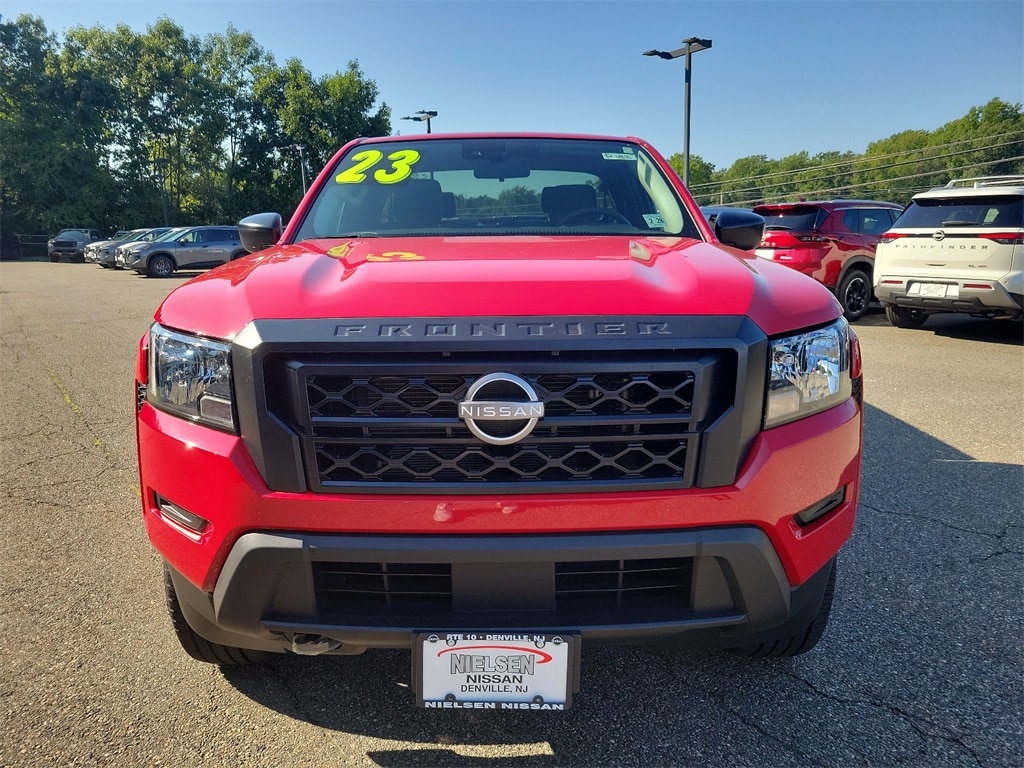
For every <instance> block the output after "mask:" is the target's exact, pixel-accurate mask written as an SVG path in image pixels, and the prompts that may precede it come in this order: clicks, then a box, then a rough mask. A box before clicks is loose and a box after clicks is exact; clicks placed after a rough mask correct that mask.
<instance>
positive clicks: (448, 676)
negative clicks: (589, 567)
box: [414, 632, 579, 710]
mask: <svg viewBox="0 0 1024 768" xmlns="http://www.w3.org/2000/svg"><path fill="white" fill-rule="evenodd" d="M578 654H579V637H578V636H576V635H547V634H533V633H528V634H516V633H503V632H475V633H473V632H436V633H423V634H419V635H417V636H416V650H415V655H414V659H415V661H416V666H415V681H416V704H417V705H418V706H421V707H426V708H429V709H507V710H513V709H557V710H563V709H568V708H569V706H570V705H571V703H572V692H573V690H574V688H575V683H576V675H577V669H578V668H579V664H578V661H579V659H578Z"/></svg>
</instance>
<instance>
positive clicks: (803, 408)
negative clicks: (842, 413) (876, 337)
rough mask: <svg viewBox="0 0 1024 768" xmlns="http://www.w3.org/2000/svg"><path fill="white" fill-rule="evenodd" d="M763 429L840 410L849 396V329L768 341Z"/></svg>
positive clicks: (836, 326)
mask: <svg viewBox="0 0 1024 768" xmlns="http://www.w3.org/2000/svg"><path fill="white" fill-rule="evenodd" d="M770 346H771V352H770V357H771V359H770V365H771V370H770V372H769V379H768V398H767V403H766V406H765V414H764V426H765V429H769V428H771V427H777V426H779V425H780V424H786V423H787V422H790V421H796V420H797V419H802V418H804V417H805V416H810V415H811V414H814V413H818V412H820V411H824V410H826V409H828V408H832V407H833V406H836V405H839V404H840V403H842V402H844V401H845V400H846V399H847V398H848V397H850V395H851V393H852V392H853V381H852V379H851V378H850V326H849V325H848V324H847V322H846V320H844V319H843V318H839V319H838V320H837V321H836V322H834V323H832V325H829V326H826V327H824V328H819V329H818V330H816V331H807V332H805V333H799V334H797V335H795V336H786V337H785V338H781V339H774V340H772V341H771V342H770Z"/></svg>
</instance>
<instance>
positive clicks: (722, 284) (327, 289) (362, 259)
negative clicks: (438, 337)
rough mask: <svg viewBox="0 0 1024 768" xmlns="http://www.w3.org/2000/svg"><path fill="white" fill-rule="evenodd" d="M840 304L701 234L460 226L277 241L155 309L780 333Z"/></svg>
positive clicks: (204, 327) (234, 325)
mask: <svg viewBox="0 0 1024 768" xmlns="http://www.w3.org/2000/svg"><path fill="white" fill-rule="evenodd" d="M840 314H841V311H840V308H839V304H838V302H836V300H835V299H834V298H833V297H832V295H831V294H830V293H829V292H828V291H827V290H826V289H825V288H823V287H822V286H820V285H819V284H818V283H816V282H815V281H814V280H812V279H810V278H808V277H806V276H804V275H801V274H799V273H797V272H795V271H793V270H791V269H788V268H787V267H784V266H779V265H777V264H773V263H771V262H768V261H765V260H764V259H756V258H753V257H752V256H751V255H750V254H749V253H746V252H743V251H738V250H735V249H732V248H727V247H724V246H721V245H717V244H712V243H705V242H702V241H698V240H692V239H688V238H629V237H618V236H614V237H609V236H586V237H565V236H559V237H537V236H529V237H527V236H523V237H502V238H495V237H465V236H460V237H418V238H410V237H403V238H379V237H375V238H356V239H345V240H338V239H333V240H307V241H304V242H301V243H297V244H293V245H284V246H275V247H272V248H268V249H266V250H264V251H260V252H259V253H256V254H253V255H251V256H248V257H246V258H243V259H239V260H237V261H233V262H231V263H229V264H226V265H224V266H222V267H219V268H217V269H215V270H213V271H211V272H208V273H206V274H204V275H201V276H200V277H197V278H195V279H193V280H191V281H189V282H188V283H186V284H184V285H183V286H181V287H180V288H179V289H178V290H176V291H174V292H173V293H171V294H170V295H169V296H168V297H167V298H166V299H165V300H164V302H163V304H162V305H161V306H160V308H159V309H158V310H157V313H156V319H157V321H158V322H160V323H161V324H162V325H164V326H166V327H169V328H176V329H179V330H182V331H187V332H191V333H198V334H202V335H206V336H211V337H215V338H221V339H232V338H234V336H235V335H236V334H237V333H238V332H239V331H241V330H242V328H244V327H245V326H246V324H248V323H249V322H250V321H251V320H257V319H308V318H379V317H388V318H414V317H419V318H450V317H498V316H507V317H517V316H518V317H528V316H557V315H565V316H577V317H587V316H615V315H619V316H623V315H639V316H648V317H650V316H657V315H736V316H743V315H746V316H749V317H750V318H751V319H752V320H753V321H754V322H755V323H757V325H758V326H759V327H760V328H761V329H762V330H763V331H764V332H765V333H766V334H768V335H769V336H771V335H775V334H781V333H785V332H787V331H792V330H794V329H799V328H804V327H808V326H812V325H817V324H821V323H826V322H829V321H831V320H834V319H835V318H837V317H838V316H839V315H840Z"/></svg>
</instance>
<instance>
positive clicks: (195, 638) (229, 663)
mask: <svg viewBox="0 0 1024 768" xmlns="http://www.w3.org/2000/svg"><path fill="white" fill-rule="evenodd" d="M164 592H165V594H166V595H167V613H168V614H170V616H171V624H172V625H173V626H174V634H175V635H177V637H178V642H179V643H181V647H182V648H184V649H185V653H187V654H188V655H189V656H191V657H192V658H193V659H196V660H197V661H205V662H206V663H207V664H220V665H221V666H224V667H237V666H244V665H246V664H262V663H265V662H267V661H269V660H270V658H271V656H272V654H270V653H267V652H265V651H251V650H249V649H247V648H234V647H232V646H230V645H221V644H220V643H212V642H210V641H209V640H207V639H206V638H205V637H202V636H200V635H197V634H196V632H195V630H194V629H192V627H190V626H189V624H188V622H187V621H186V620H185V614H184V613H182V611H181V603H179V602H178V595H177V593H176V592H175V591H174V583H173V582H172V581H171V573H170V571H168V570H167V567H166V566H164Z"/></svg>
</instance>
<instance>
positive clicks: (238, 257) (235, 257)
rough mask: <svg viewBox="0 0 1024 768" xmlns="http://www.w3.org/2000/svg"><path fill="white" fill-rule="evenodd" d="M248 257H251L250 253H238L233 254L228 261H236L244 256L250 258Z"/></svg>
mask: <svg viewBox="0 0 1024 768" xmlns="http://www.w3.org/2000/svg"><path fill="white" fill-rule="evenodd" d="M248 255H249V252H248V251H236V252H235V253H232V254H231V258H230V259H228V261H234V260H235V259H240V258H242V257H243V256H248Z"/></svg>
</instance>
